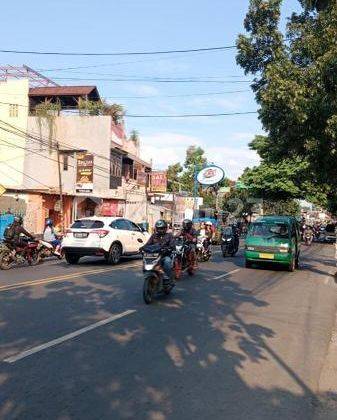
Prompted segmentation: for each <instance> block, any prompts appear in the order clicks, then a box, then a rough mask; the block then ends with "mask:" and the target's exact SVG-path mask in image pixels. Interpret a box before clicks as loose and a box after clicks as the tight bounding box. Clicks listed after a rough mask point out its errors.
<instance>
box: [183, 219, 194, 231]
mask: <svg viewBox="0 0 337 420" xmlns="http://www.w3.org/2000/svg"><path fill="white" fill-rule="evenodd" d="M192 226H193V223H192V220H190V219H185V220H184V221H183V229H184V230H186V231H190V230H191V229H192Z"/></svg>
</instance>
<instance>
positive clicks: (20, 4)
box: [0, 0, 298, 178]
mask: <svg viewBox="0 0 337 420" xmlns="http://www.w3.org/2000/svg"><path fill="white" fill-rule="evenodd" d="M283 3H284V4H283V13H284V15H283V17H284V18H285V17H286V16H289V15H290V13H291V12H292V11H295V10H298V1H297V0H284V2H283ZM248 5H249V1H248V0H210V1H208V2H205V1H201V0H170V1H167V0H123V1H121V0H119V1H116V0H97V1H92V0H71V1H70V0H58V1H52V0H30V1H29V2H27V1H24V0H19V1H16V2H12V3H11V2H5V3H4V4H3V5H2V8H1V9H2V10H1V16H0V39H1V42H0V49H18V50H46V51H62V52H67V51H78V52H118V51H120V52H124V51H151V50H170V49H188V48H199V47H200V48H203V47H212V46H223V45H233V44H234V43H235V39H236V37H237V35H238V33H240V32H242V31H243V19H244V16H245V14H246V12H247V10H248ZM283 23H284V20H283ZM235 54H236V52H235V50H228V51H218V52H209V53H206V52H204V53H191V54H179V55H173V56H151V57H144V56H142V57H55V56H33V55H13V54H5V53H2V54H0V63H1V64H12V65H17V64H27V65H29V66H30V67H33V68H34V69H39V70H41V72H42V73H43V74H45V75H48V76H49V77H51V78H55V79H56V78H64V79H57V80H56V81H57V82H58V83H60V84H78V85H87V84H96V85H97V86H98V88H99V91H100V94H101V96H102V97H106V98H110V99H109V100H114V101H116V102H119V103H122V104H123V105H124V106H125V107H126V109H127V112H128V113H130V114H189V113H192V114H195V113H197V114H200V113H224V112H244V111H255V110H256V109H257V105H256V103H255V101H254V97H253V94H252V93H251V92H250V88H249V83H247V82H239V81H249V80H250V77H246V76H244V74H243V72H242V70H241V69H240V68H239V67H238V66H237V65H236V63H235ZM91 65H92V66H93V65H95V66H98V67H95V68H88V69H77V70H64V71H60V70H57V71H47V70H49V69H55V68H67V67H77V66H91ZM120 76H121V77H123V78H128V77H138V78H145V79H147V78H151V77H163V78H165V77H166V78H177V77H178V78H189V77H200V78H206V77H207V78H216V79H220V80H222V81H226V83H169V84H166V83H153V82H151V81H150V80H147V81H144V82H111V81H94V80H88V79H102V78H114V77H120ZM67 78H76V79H83V80H66V79H67ZM228 91H241V92H236V93H223V94H221V95H214V96H186V97H178V98H168V97H165V96H167V95H194V94H200V93H209V92H228ZM129 96H150V97H149V98H138V99H131V98H130V99H119V98H120V97H129ZM111 97H113V98H116V99H112V98H111ZM126 123H127V128H128V130H131V129H136V130H138V131H139V132H140V135H141V139H142V146H143V156H144V157H145V158H147V159H149V158H153V163H154V167H156V168H163V167H166V166H167V165H168V164H170V163H175V162H176V161H179V160H180V161H183V159H184V154H185V150H186V148H187V147H188V146H189V145H191V144H196V145H200V146H202V147H203V148H204V149H205V151H206V152H207V155H208V158H209V159H210V160H211V161H213V162H215V163H217V164H220V165H221V166H222V167H223V168H224V169H225V171H226V173H227V175H228V176H230V177H231V178H237V177H238V176H239V175H240V173H241V172H242V170H243V169H244V167H246V166H248V165H249V166H252V165H254V164H255V163H257V161H258V159H257V157H256V155H255V154H254V153H253V152H252V151H250V150H249V149H248V146H247V144H248V142H249V141H250V140H252V138H253V137H254V135H255V134H256V133H260V132H261V125H260V123H259V121H258V119H257V117H256V116H255V115H246V116H235V117H234V116H232V117H228V116H227V117H214V118H213V117H212V118H191V119H133V118H132V119H131V118H128V119H127V121H126Z"/></svg>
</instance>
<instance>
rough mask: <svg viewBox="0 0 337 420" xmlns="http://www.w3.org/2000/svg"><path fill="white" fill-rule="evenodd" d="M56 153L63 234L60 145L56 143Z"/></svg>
mask: <svg viewBox="0 0 337 420" xmlns="http://www.w3.org/2000/svg"><path fill="white" fill-rule="evenodd" d="M56 151H57V167H58V175H59V193H60V217H61V227H62V233H63V232H64V212H63V189H62V171H61V154H60V145H59V143H58V142H57V143H56Z"/></svg>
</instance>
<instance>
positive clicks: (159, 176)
mask: <svg viewBox="0 0 337 420" xmlns="http://www.w3.org/2000/svg"><path fill="white" fill-rule="evenodd" d="M150 186H151V192H154V193H166V191H167V174H166V171H154V172H151V184H150Z"/></svg>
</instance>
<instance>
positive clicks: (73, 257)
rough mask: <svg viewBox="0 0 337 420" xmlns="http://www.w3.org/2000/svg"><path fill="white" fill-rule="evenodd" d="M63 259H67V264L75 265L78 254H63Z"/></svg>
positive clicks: (78, 257)
mask: <svg viewBox="0 0 337 420" xmlns="http://www.w3.org/2000/svg"><path fill="white" fill-rule="evenodd" d="M65 259H66V261H67V263H68V264H71V265H75V264H77V263H78V261H79V259H80V256H79V255H74V254H67V253H66V254H65Z"/></svg>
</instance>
